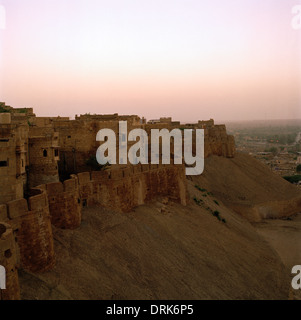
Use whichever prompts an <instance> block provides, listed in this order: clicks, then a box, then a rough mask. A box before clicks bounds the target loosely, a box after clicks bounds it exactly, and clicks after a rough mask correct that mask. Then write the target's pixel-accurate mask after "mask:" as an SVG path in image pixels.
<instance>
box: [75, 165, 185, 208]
mask: <svg viewBox="0 0 301 320" xmlns="http://www.w3.org/2000/svg"><path fill="white" fill-rule="evenodd" d="M72 177H73V178H74V179H77V180H78V185H79V194H80V199H81V202H82V204H83V206H86V205H87V206H92V205H102V206H104V207H108V208H112V209H114V210H117V211H121V212H128V211H130V210H132V209H133V208H134V207H136V206H138V205H141V204H144V203H146V202H148V201H150V200H152V199H154V198H155V197H157V196H168V197H169V198H171V199H173V200H175V201H178V202H179V203H181V204H183V205H186V203H187V199H188V197H187V189H186V179H185V167H184V165H135V166H129V167H125V168H122V169H116V170H114V169H112V170H104V171H93V172H91V173H90V172H84V173H79V174H77V175H72Z"/></svg>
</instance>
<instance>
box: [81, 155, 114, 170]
mask: <svg viewBox="0 0 301 320" xmlns="http://www.w3.org/2000/svg"><path fill="white" fill-rule="evenodd" d="M86 165H87V166H88V167H90V168H91V170H92V171H101V170H106V169H107V167H109V166H110V164H109V163H106V164H104V165H101V164H99V163H98V162H97V160H96V156H91V157H90V158H89V159H88V160H87V161H86Z"/></svg>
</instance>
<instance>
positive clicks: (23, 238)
mask: <svg viewBox="0 0 301 320" xmlns="http://www.w3.org/2000/svg"><path fill="white" fill-rule="evenodd" d="M31 192H32V196H31V197H29V199H28V201H27V200H26V199H18V200H14V201H10V202H8V203H7V204H6V205H2V206H1V208H0V209H1V210H0V211H1V220H4V222H5V223H7V224H9V225H10V226H11V228H12V230H13V234H14V238H15V242H16V244H17V246H16V251H17V265H18V266H20V267H22V268H24V269H26V270H29V271H32V272H42V271H47V270H49V269H51V268H52V267H53V266H54V264H55V255H54V247H53V237H52V228H51V221H50V214H49V205H48V198H47V193H46V191H45V190H42V189H38V188H35V189H33V190H32V191H31Z"/></svg>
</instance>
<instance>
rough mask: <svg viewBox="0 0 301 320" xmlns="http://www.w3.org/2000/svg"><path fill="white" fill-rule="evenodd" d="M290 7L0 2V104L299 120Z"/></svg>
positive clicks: (266, 2)
mask: <svg viewBox="0 0 301 320" xmlns="http://www.w3.org/2000/svg"><path fill="white" fill-rule="evenodd" d="M295 5H301V1H300V0H243V1H242V0H227V1H225V0H106V1H103V0H72V1H71V0H26V1H24V0H7V1H6V0H0V8H2V12H3V11H4V10H5V26H4V27H2V28H0V101H5V102H6V103H7V104H8V105H11V106H13V107H33V108H34V110H35V113H36V114H37V116H57V115H61V116H71V117H72V116H74V115H75V114H83V113H86V112H88V113H89V112H90V113H91V114H92V113H99V114H101V113H115V112H118V113H120V114H138V115H139V116H145V117H146V118H147V119H153V118H159V117H160V116H172V117H173V118H174V119H175V120H181V121H183V122H185V121H195V120H197V119H209V118H214V119H216V120H218V121H222V120H247V119H249V120H253V119H281V118H285V119H294V118H301V90H300V89H301V58H300V57H301V50H300V43H301V29H298V30H296V29H293V28H292V25H291V21H292V19H293V17H294V14H293V13H292V8H293V7H294V6H295ZM3 9H4V10H3ZM0 11H1V10H0ZM2 16H3V14H2ZM0 18H1V17H0ZM2 24H3V19H2ZM0 27H1V21H0Z"/></svg>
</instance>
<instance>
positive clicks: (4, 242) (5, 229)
mask: <svg viewBox="0 0 301 320" xmlns="http://www.w3.org/2000/svg"><path fill="white" fill-rule="evenodd" d="M0 265H1V266H3V267H4V268H5V271H6V289H3V290H1V289H0V300H19V299H20V287H19V278H18V271H17V268H16V265H17V254H16V244H15V239H14V236H13V230H12V228H11V226H10V225H8V224H7V223H3V222H0Z"/></svg>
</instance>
